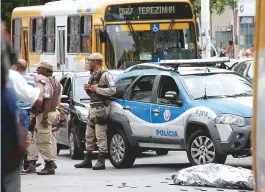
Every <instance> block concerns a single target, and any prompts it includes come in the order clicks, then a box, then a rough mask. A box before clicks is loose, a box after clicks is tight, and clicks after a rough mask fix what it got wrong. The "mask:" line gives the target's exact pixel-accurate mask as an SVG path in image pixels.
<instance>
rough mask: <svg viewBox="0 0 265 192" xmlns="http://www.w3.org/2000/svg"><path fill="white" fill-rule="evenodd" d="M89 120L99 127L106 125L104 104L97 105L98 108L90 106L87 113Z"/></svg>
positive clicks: (106, 118) (106, 116)
mask: <svg viewBox="0 0 265 192" xmlns="http://www.w3.org/2000/svg"><path fill="white" fill-rule="evenodd" d="M89 118H90V119H91V121H92V122H94V123H95V124H99V125H104V124H107V120H108V113H107V111H106V109H105V106H104V104H103V103H102V104H99V105H98V106H96V105H94V106H91V108H90V112H89Z"/></svg>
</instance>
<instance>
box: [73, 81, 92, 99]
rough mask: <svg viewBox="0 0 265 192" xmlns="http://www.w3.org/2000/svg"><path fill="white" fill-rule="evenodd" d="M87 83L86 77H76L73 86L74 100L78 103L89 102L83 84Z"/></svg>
mask: <svg viewBox="0 0 265 192" xmlns="http://www.w3.org/2000/svg"><path fill="white" fill-rule="evenodd" d="M87 82H88V77H87V76H83V77H76V78H75V84H74V99H75V100H76V101H79V102H87V101H89V96H88V95H87V93H86V91H85V90H84V84H86V83H87Z"/></svg>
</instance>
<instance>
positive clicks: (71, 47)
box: [67, 16, 80, 53]
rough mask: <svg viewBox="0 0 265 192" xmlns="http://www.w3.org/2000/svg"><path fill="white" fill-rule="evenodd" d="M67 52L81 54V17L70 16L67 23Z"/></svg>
mask: <svg viewBox="0 0 265 192" xmlns="http://www.w3.org/2000/svg"><path fill="white" fill-rule="evenodd" d="M67 25H68V26H67V52H68V53H79V52H80V16H70V17H68V21H67Z"/></svg>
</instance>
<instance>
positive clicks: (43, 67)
mask: <svg viewBox="0 0 265 192" xmlns="http://www.w3.org/2000/svg"><path fill="white" fill-rule="evenodd" d="M37 72H38V74H42V75H44V76H46V77H47V79H48V81H47V82H46V83H45V85H44V98H43V103H42V105H41V106H40V107H35V108H34V114H35V115H36V126H35V129H36V132H37V133H36V137H37V148H38V151H39V152H40V154H41V156H42V158H43V159H44V161H45V167H44V169H42V170H41V171H40V172H37V174H38V175H53V174H55V167H56V165H55V163H54V161H55V158H54V155H53V146H52V137H53V136H52V127H53V125H54V123H55V121H56V119H57V115H58V113H57V111H56V107H57V102H58V96H59V94H60V87H58V85H57V84H58V82H56V80H55V79H54V78H53V77H52V72H53V66H52V65H51V64H50V63H49V62H47V61H41V62H40V63H39V64H38V68H37Z"/></svg>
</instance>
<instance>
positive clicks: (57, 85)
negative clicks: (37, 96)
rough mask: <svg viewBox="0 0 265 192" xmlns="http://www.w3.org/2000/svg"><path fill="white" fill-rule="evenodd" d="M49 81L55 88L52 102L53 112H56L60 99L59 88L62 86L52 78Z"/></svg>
mask: <svg viewBox="0 0 265 192" xmlns="http://www.w3.org/2000/svg"><path fill="white" fill-rule="evenodd" d="M49 80H50V83H51V84H52V88H53V95H52V100H51V111H52V112H54V111H56V107H57V102H58V97H59V94H60V88H59V86H60V85H59V82H57V80H56V79H55V78H54V77H52V76H50V77H49ZM60 87H61V86H60Z"/></svg>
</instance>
